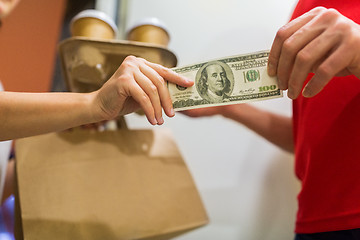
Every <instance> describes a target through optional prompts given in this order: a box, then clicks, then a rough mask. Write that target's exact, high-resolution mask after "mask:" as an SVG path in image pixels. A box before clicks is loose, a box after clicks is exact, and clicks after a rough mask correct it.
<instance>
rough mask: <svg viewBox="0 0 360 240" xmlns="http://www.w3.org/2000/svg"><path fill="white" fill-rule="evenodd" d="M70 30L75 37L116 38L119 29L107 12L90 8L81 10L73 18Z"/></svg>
mask: <svg viewBox="0 0 360 240" xmlns="http://www.w3.org/2000/svg"><path fill="white" fill-rule="evenodd" d="M70 31H71V34H72V36H74V37H75V36H77V37H90V38H97V39H114V38H116V34H117V32H118V29H117V27H116V24H115V22H114V21H113V20H112V19H111V18H110V17H109V16H108V15H107V14H106V13H104V12H101V11H98V10H94V9H88V10H84V11H81V12H80V13H78V14H77V15H76V16H75V17H74V18H73V19H72V20H71V23H70Z"/></svg>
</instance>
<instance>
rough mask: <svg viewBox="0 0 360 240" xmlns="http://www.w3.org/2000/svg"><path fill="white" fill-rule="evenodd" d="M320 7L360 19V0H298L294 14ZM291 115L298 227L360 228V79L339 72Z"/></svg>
mask: <svg viewBox="0 0 360 240" xmlns="http://www.w3.org/2000/svg"><path fill="white" fill-rule="evenodd" d="M316 6H324V7H327V8H335V9H337V10H338V11H339V12H341V13H342V14H343V15H345V16H347V17H348V18H351V19H352V20H354V21H355V22H357V23H360V1H358V0H357V1H354V0H300V1H299V3H298V5H297V7H296V9H295V11H294V14H293V18H296V17H298V16H300V15H302V14H303V13H305V12H307V11H309V10H311V9H312V8H314V7H316ZM311 76H312V75H310V76H309V77H308V80H309V79H310V78H311ZM293 118H294V140H295V158H296V164H295V171H296V175H297V177H298V178H299V179H300V180H301V182H302V189H301V191H300V193H299V195H298V203H299V209H298V214H297V221H296V229H295V232H297V233H314V232H325V231H336V230H346V229H353V228H360V80H359V79H357V78H356V77H354V76H347V77H336V78H334V79H332V80H331V81H330V82H329V84H328V85H326V87H325V88H324V89H323V91H321V92H320V93H319V94H318V95H316V96H315V97H313V98H304V97H302V96H301V97H299V98H298V99H296V100H294V102H293Z"/></svg>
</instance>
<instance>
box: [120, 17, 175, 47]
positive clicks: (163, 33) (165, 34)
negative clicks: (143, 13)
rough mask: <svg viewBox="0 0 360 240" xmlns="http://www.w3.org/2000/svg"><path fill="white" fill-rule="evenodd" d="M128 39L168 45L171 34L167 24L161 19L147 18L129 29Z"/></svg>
mask: <svg viewBox="0 0 360 240" xmlns="http://www.w3.org/2000/svg"><path fill="white" fill-rule="evenodd" d="M127 39H128V40H130V41H138V42H147V43H154V44H158V45H162V46H164V47H167V45H168V44H169V41H170V35H169V31H168V30H167V27H166V26H165V24H164V23H163V22H161V21H160V20H159V19H157V18H145V19H142V20H141V21H139V22H137V23H136V24H135V25H134V26H132V27H131V28H130V29H129V30H128V33H127Z"/></svg>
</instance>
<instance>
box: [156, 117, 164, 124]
mask: <svg viewBox="0 0 360 240" xmlns="http://www.w3.org/2000/svg"><path fill="white" fill-rule="evenodd" d="M163 123H164V119H163V118H162V117H161V118H160V119H159V121H157V124H158V125H161V124H163Z"/></svg>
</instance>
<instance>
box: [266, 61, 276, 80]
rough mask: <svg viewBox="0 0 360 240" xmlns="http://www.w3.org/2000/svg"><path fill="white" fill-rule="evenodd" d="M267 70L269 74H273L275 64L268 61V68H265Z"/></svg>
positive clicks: (274, 73)
mask: <svg viewBox="0 0 360 240" xmlns="http://www.w3.org/2000/svg"><path fill="white" fill-rule="evenodd" d="M267 72H268V74H269V76H272V77H273V76H275V75H276V72H275V65H274V64H273V63H271V62H269V63H268V68H267Z"/></svg>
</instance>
